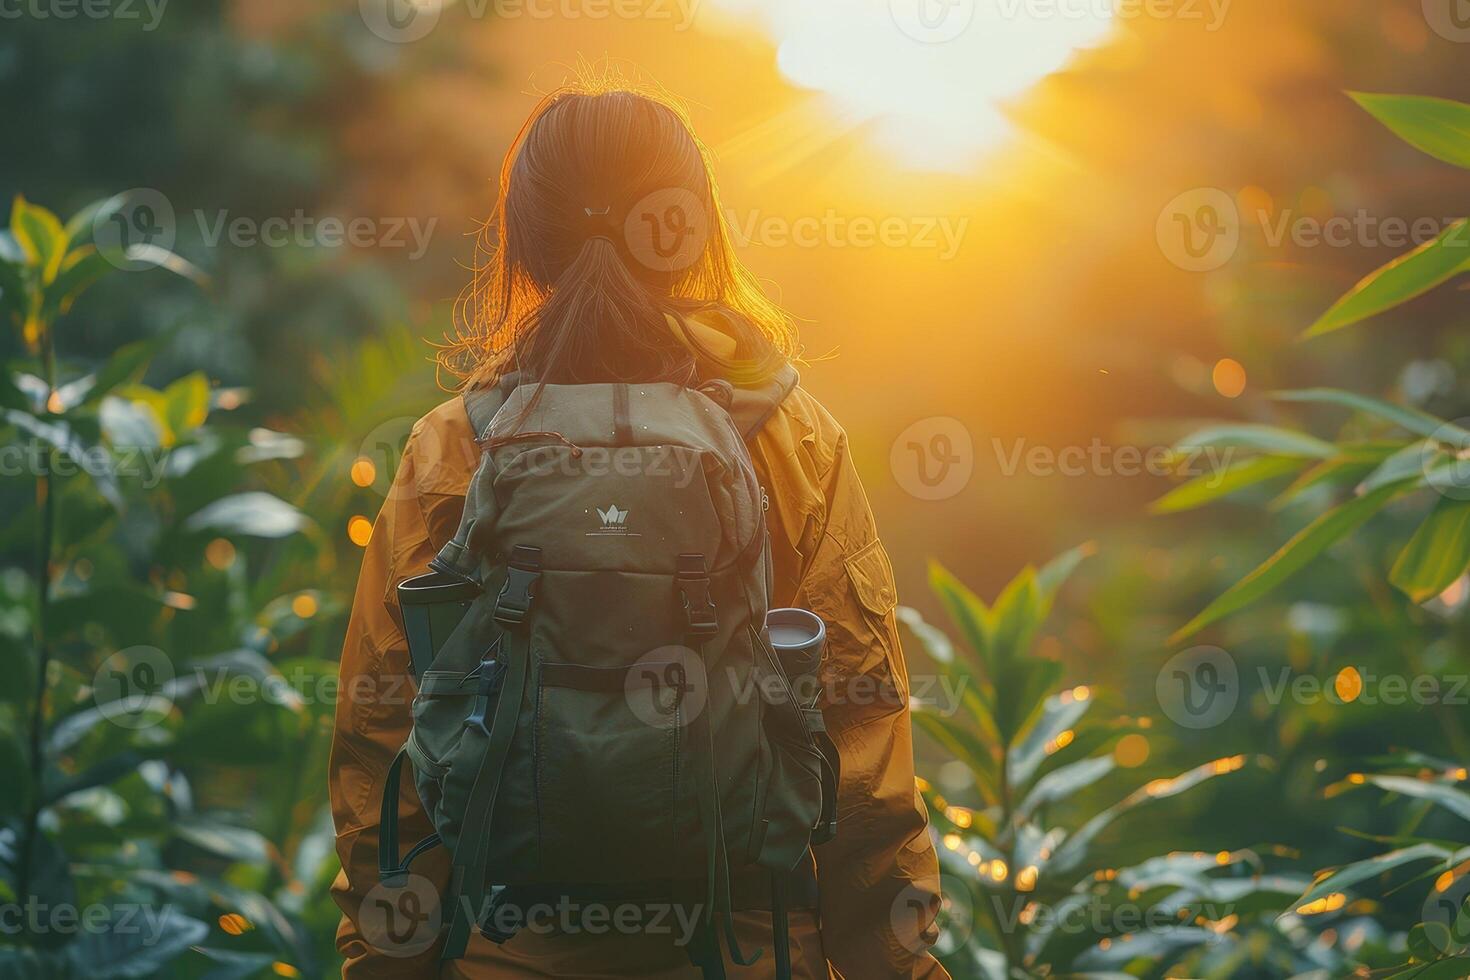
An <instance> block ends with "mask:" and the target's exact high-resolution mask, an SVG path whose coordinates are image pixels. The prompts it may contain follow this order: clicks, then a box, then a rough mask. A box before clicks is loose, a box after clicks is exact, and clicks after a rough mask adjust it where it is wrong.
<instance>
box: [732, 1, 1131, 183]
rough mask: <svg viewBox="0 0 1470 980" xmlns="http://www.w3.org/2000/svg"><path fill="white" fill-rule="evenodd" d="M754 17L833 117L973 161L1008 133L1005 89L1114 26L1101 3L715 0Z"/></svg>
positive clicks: (933, 166) (922, 151) (908, 160)
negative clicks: (1075, 5)
mask: <svg viewBox="0 0 1470 980" xmlns="http://www.w3.org/2000/svg"><path fill="white" fill-rule="evenodd" d="M714 2H715V4H716V5H717V6H718V7H719V8H720V9H722V10H725V11H729V12H731V13H734V14H737V15H742V16H744V17H746V18H755V19H758V20H759V21H760V23H761V25H762V26H763V27H764V29H765V30H766V32H767V33H768V34H770V36H771V37H772V39H773V41H774V42H775V44H776V60H777V64H778V65H779V66H780V69H781V72H782V74H784V75H785V76H786V77H787V78H788V79H789V80H790V81H792V82H794V83H795V84H797V85H799V86H801V87H802V88H806V89H811V90H814V91H817V92H821V93H823V94H825V95H826V96H827V97H828V99H829V100H830V102H831V103H832V105H831V108H832V109H833V110H834V116H833V120H834V123H837V122H846V123H847V124H848V125H849V126H859V125H869V126H870V127H871V130H870V131H871V134H872V136H873V138H874V139H875V140H876V141H877V142H878V143H879V145H881V146H882V147H883V148H884V149H886V150H887V151H889V152H891V153H892V154H894V155H895V156H896V157H897V159H898V160H899V161H900V162H902V163H904V164H905V165H907V166H910V167H914V168H916V169H923V170H951V171H967V170H969V169H971V168H973V167H974V166H975V164H976V163H977V162H979V160H980V159H981V158H982V157H983V156H984V154H985V153H986V152H987V151H989V150H991V149H993V148H994V147H995V146H996V145H998V144H1000V143H1001V142H1002V141H1004V140H1005V139H1006V138H1007V137H1008V136H1010V134H1011V132H1012V127H1011V125H1010V123H1008V122H1007V120H1006V118H1005V115H1004V113H1003V107H1004V102H1005V100H1007V99H1009V98H1013V97H1015V96H1018V95H1020V94H1021V93H1022V92H1024V91H1026V90H1027V89H1028V88H1030V87H1031V86H1032V85H1033V84H1035V83H1036V82H1037V81H1039V80H1040V79H1042V78H1043V77H1045V76H1046V75H1048V74H1050V73H1052V72H1054V71H1056V70H1058V69H1060V68H1063V67H1064V66H1065V65H1066V64H1067V62H1068V60H1069V59H1070V58H1071V56H1072V54H1073V52H1075V51H1077V50H1078V49H1080V48H1085V47H1088V46H1091V45H1094V44H1097V43H1098V42H1100V41H1101V40H1103V39H1104V38H1105V37H1106V36H1107V34H1108V32H1109V29H1110V27H1111V24H1112V19H1113V16H1112V14H1111V13H1110V12H1109V11H1108V10H1107V8H1106V5H1102V6H1101V7H1099V6H1098V5H1081V6H1079V7H1078V9H1075V10H1074V9H1065V8H1066V5H1061V6H1060V7H1059V6H1057V5H1055V4H1039V3H1028V2H1025V0H1009V2H1001V3H996V4H976V3H971V2H967V0H886V2H869V0H803V2H801V3H792V2H790V0H714Z"/></svg>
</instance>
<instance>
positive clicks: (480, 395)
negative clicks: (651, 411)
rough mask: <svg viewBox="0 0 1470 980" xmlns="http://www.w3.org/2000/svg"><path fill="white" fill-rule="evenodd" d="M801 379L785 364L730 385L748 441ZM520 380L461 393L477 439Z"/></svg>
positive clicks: (734, 413)
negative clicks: (753, 381) (755, 380)
mask: <svg viewBox="0 0 1470 980" xmlns="http://www.w3.org/2000/svg"><path fill="white" fill-rule="evenodd" d="M800 380H801V378H800V375H798V374H797V373H796V368H794V367H792V366H791V365H790V364H785V365H782V366H781V368H780V370H778V371H776V373H775V374H773V375H771V377H769V378H767V379H766V380H765V381H762V382H761V383H760V384H758V385H752V386H749V387H736V386H735V385H730V405H729V411H730V417H731V418H732V419H734V420H735V427H736V428H738V429H739V430H740V434H741V435H742V436H744V437H745V439H746V440H747V441H748V440H750V439H754V438H755V436H756V433H758V432H760V430H761V429H762V428H763V427H764V426H765V424H766V423H767V422H769V421H770V420H771V416H773V415H775V414H776V410H777V409H779V408H780V407H781V403H782V402H784V401H785V400H786V396H787V395H789V394H791V393H792V392H793V391H795V390H796V385H797V383H798V382H799V381H800ZM520 384H521V375H520V374H519V373H517V372H512V373H510V374H507V375H505V376H504V377H502V378H501V379H500V380H499V381H497V382H496V383H495V384H494V385H491V386H488V387H483V388H470V389H467V390H466V391H465V392H464V394H463V395H461V396H460V397H461V398H462V399H463V401H464V409H465V414H467V415H468V416H469V417H470V428H472V429H474V430H475V438H476V439H479V438H481V437H482V436H484V434H485V430H486V429H488V428H490V423H491V421H492V420H493V419H494V418H495V413H496V412H498V411H500V406H501V405H504V404H505V401H506V399H508V398H509V397H510V394H511V392H513V391H515V390H516V387H517V386H518V385H520Z"/></svg>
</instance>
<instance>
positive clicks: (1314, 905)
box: [1296, 892, 1347, 915]
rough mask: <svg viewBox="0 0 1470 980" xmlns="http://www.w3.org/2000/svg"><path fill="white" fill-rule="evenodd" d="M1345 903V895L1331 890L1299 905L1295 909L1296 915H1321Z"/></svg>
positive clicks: (1334, 910)
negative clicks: (1314, 899)
mask: <svg viewBox="0 0 1470 980" xmlns="http://www.w3.org/2000/svg"><path fill="white" fill-rule="evenodd" d="M1346 904H1347V896H1346V895H1344V894H1343V893H1342V892H1333V893H1332V894H1330V895H1324V896H1323V897H1321V898H1319V899H1317V900H1316V901H1313V902H1308V903H1307V904H1305V905H1302V906H1299V907H1298V908H1297V910H1296V911H1297V914H1298V915H1321V914H1322V913H1323V912H1336V911H1337V910H1338V909H1340V908H1342V907H1343V906H1344V905H1346Z"/></svg>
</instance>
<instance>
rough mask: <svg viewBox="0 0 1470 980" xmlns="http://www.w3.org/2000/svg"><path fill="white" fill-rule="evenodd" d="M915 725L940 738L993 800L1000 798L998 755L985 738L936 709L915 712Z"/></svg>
mask: <svg viewBox="0 0 1470 980" xmlns="http://www.w3.org/2000/svg"><path fill="white" fill-rule="evenodd" d="M913 720H914V725H915V726H916V727H918V728H919V730H920V731H923V732H925V733H927V734H928V735H929V737H930V738H932V739H934V741H936V742H938V743H939V745H940V746H941V747H942V748H943V749H944V750H945V751H946V752H948V753H949V754H950V755H952V756H954V757H955V758H956V759H957V760H959V761H960V762H963V763H964V764H965V765H966V766H968V767H969V768H970V772H971V773H973V774H974V776H975V782H976V785H977V786H978V787H979V788H980V789H981V791H982V792H983V793H984V794H985V795H986V797H987V798H988V799H989V800H990V801H991V802H995V801H997V800H999V799H1000V792H999V789H1000V777H999V775H998V766H997V762H996V759H995V758H994V756H993V755H992V754H991V751H990V749H989V748H987V745H986V743H985V742H982V741H981V740H980V739H978V738H976V737H975V734H974V733H973V732H971V731H970V730H969V729H967V728H964V727H962V726H960V725H958V724H956V723H955V722H954V721H953V720H951V719H949V718H945V717H944V716H943V715H940V714H938V713H936V712H933V711H927V710H920V711H915V712H914V713H913Z"/></svg>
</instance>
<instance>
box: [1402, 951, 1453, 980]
mask: <svg viewBox="0 0 1470 980" xmlns="http://www.w3.org/2000/svg"><path fill="white" fill-rule="evenodd" d="M1393 976H1394V978H1398V977H1403V978H1404V980H1465V978H1466V977H1470V956H1455V957H1451V958H1450V959H1447V960H1435V961H1434V962H1433V963H1430V964H1429V965H1428V966H1422V967H1421V966H1418V965H1415V966H1413V967H1410V968H1409V969H1407V970H1405V971H1404V972H1402V973H1395V974H1393Z"/></svg>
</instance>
